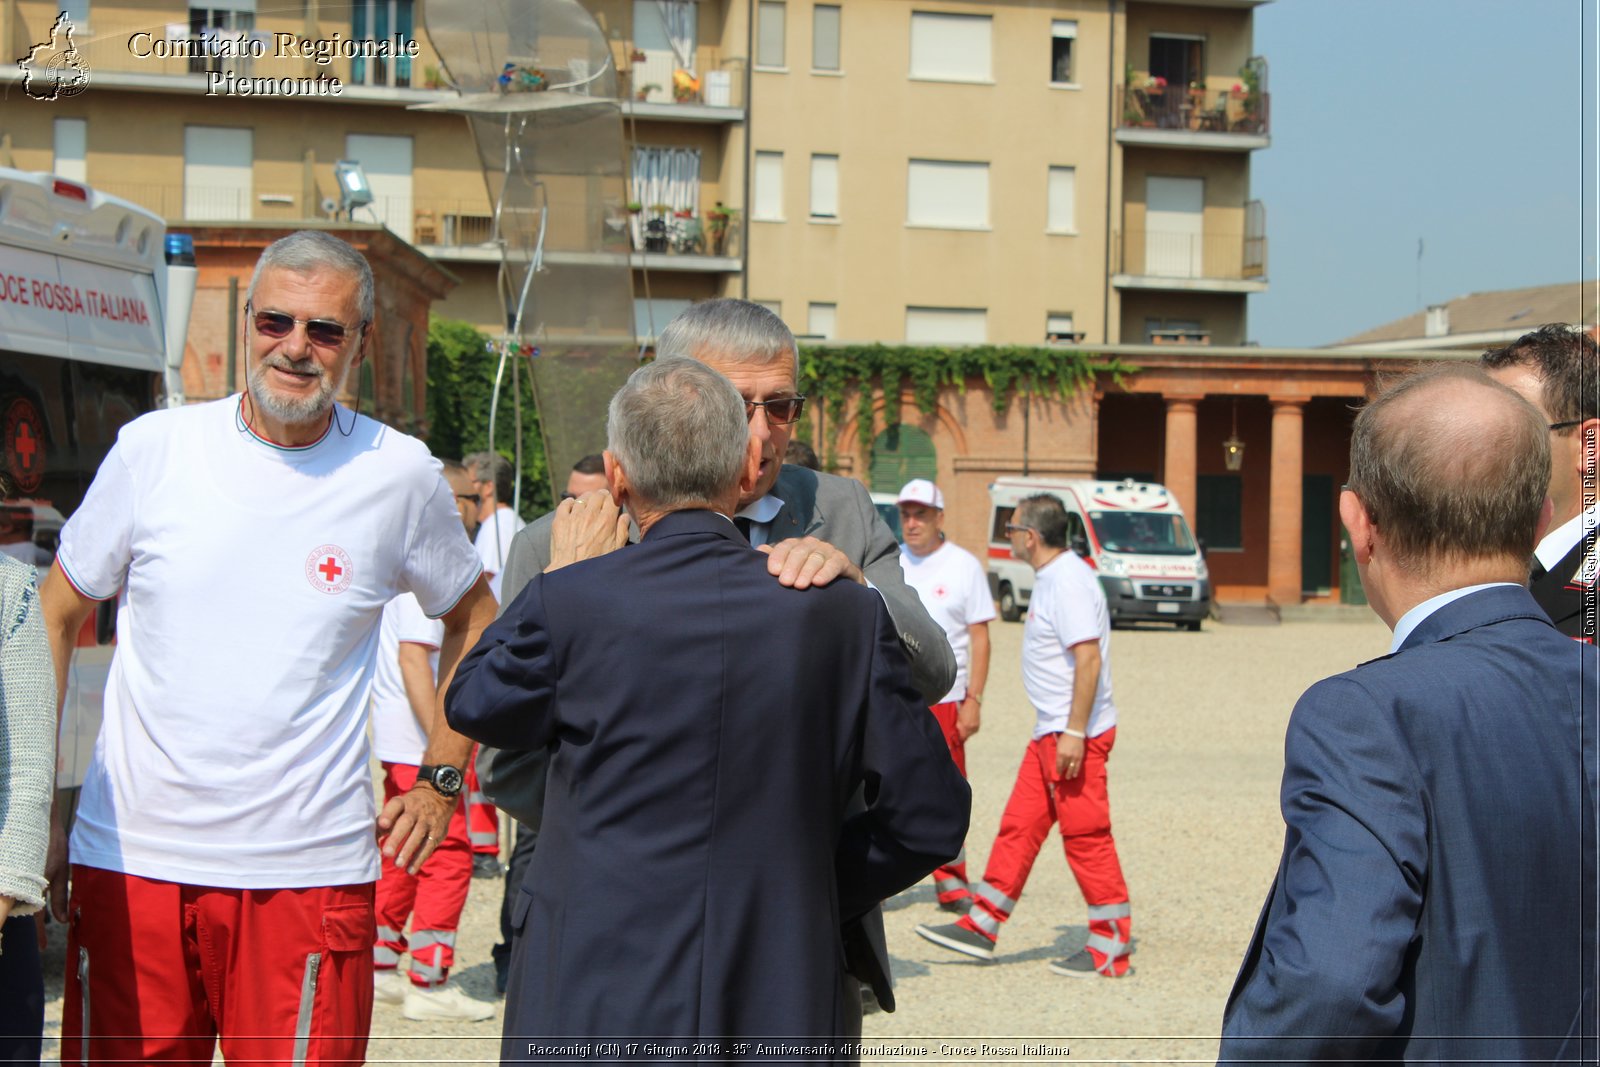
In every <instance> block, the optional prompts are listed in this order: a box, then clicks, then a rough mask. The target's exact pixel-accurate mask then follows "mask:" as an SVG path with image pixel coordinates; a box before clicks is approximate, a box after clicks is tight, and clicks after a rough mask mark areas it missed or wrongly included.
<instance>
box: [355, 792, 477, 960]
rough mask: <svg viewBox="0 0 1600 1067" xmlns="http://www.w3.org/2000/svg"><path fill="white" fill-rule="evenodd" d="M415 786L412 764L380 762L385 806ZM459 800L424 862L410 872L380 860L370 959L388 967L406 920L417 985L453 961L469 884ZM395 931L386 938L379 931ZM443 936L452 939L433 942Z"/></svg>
mask: <svg viewBox="0 0 1600 1067" xmlns="http://www.w3.org/2000/svg"><path fill="white" fill-rule="evenodd" d="M416 784H417V768H416V765H415V764H407V763H387V762H386V763H384V765H383V801H384V803H385V804H387V803H388V802H389V801H391V800H393V799H394V798H395V797H397V796H399V795H400V794H402V793H404V792H405V791H406V790H408V789H410V788H411V787H412V786H414V785H416ZM463 808H464V805H463V804H462V803H461V799H460V798H459V797H458V798H457V799H456V806H455V810H454V811H452V812H451V813H450V826H449V828H448V829H447V830H446V831H445V836H444V840H443V841H441V842H439V847H438V848H436V849H434V850H433V855H431V856H429V857H428V862H426V863H424V864H423V865H422V869H421V870H419V871H418V872H417V873H416V874H415V875H411V874H407V873H406V871H405V868H404V867H401V866H399V865H398V864H396V863H395V862H394V861H393V860H389V859H385V860H384V861H383V874H382V875H381V876H380V877H379V879H378V893H377V912H378V927H379V929H378V935H377V941H376V945H377V948H376V949H375V950H374V953H373V962H374V963H375V964H376V965H377V966H378V967H380V968H385V967H393V966H395V965H396V964H397V963H398V962H399V957H400V955H401V954H402V953H404V952H405V951H406V948H407V940H406V936H405V932H404V931H405V928H406V920H407V919H408V918H409V919H411V920H412V921H411V940H410V947H411V977H412V980H413V981H416V980H417V979H419V978H420V979H421V980H422V981H421V984H424V985H438V984H440V983H442V982H443V981H444V980H445V978H446V977H447V976H448V975H449V973H450V966H451V964H453V963H455V944H454V941H453V938H454V935H455V932H456V929H457V928H458V927H459V926H460V925H461V909H462V908H463V907H464V906H465V905H466V903H467V890H468V889H469V888H470V887H471V885H472V845H471V843H470V842H468V840H467V816H466V813H465V811H464V810H463ZM385 928H387V929H389V930H392V931H393V932H394V935H395V936H393V937H385V936H384V929H385ZM438 934H448V935H450V938H451V939H452V940H443V941H441V940H434V938H435V936H436V935H438Z"/></svg>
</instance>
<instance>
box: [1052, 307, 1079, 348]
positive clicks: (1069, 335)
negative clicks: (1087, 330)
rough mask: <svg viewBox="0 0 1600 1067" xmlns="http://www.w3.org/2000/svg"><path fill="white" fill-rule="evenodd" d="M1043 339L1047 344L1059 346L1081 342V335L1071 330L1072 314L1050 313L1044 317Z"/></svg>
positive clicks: (1062, 312) (1065, 312)
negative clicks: (1065, 343)
mask: <svg viewBox="0 0 1600 1067" xmlns="http://www.w3.org/2000/svg"><path fill="white" fill-rule="evenodd" d="M1044 339H1045V342H1046V343H1047V344H1060V343H1062V342H1073V341H1081V340H1083V334H1081V333H1079V332H1078V331H1077V330H1075V329H1073V328H1072V312H1070V311H1052V312H1050V314H1048V315H1046V316H1045V317H1044Z"/></svg>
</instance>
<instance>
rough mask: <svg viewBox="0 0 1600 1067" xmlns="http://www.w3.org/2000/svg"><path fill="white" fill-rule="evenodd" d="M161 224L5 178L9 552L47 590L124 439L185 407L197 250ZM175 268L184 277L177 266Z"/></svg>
mask: <svg viewBox="0 0 1600 1067" xmlns="http://www.w3.org/2000/svg"><path fill="white" fill-rule="evenodd" d="M173 236H175V237H178V240H177V241H175V242H174V243H173V245H172V247H170V248H169V242H168V234H167V231H166V225H165V223H163V222H162V220H161V217H160V216H158V215H155V214H152V213H151V212H149V211H146V210H145V209H144V208H141V207H138V206H136V205H134V204H130V203H128V202H126V201H124V200H119V199H117V198H115V197H111V196H106V195H103V194H101V193H98V192H96V191H95V190H93V189H90V188H89V187H87V186H85V185H83V184H82V183H79V182H72V181H67V180H65V179H62V178H58V177H56V176H54V175H50V174H34V173H28V172H25V171H18V170H11V169H7V168H0V465H3V466H4V467H5V469H6V471H7V473H8V474H10V476H11V480H12V481H14V482H15V483H16V484H17V486H18V491H19V496H18V497H17V498H13V499H11V500H7V501H4V502H3V503H0V552H5V553H6V554H8V555H11V556H14V557H16V558H18V559H23V560H25V561H27V562H29V563H32V564H33V565H34V566H35V567H36V568H38V572H39V577H40V579H41V581H42V580H43V578H44V574H45V572H46V571H47V570H48V569H49V567H50V565H51V564H52V563H53V562H54V561H55V553H56V545H57V541H58V539H59V537H60V533H61V526H62V524H63V523H64V522H65V521H66V519H67V518H68V517H70V516H71V515H72V512H73V510H74V509H75V508H76V507H77V506H78V505H79V503H81V502H82V500H83V495H84V493H85V492H86V491H87V490H88V488H89V483H90V482H91V481H92V480H93V479H94V475H95V471H97V470H98V469H99V467H100V461H101V460H103V459H104V458H105V456H106V453H107V452H108V451H109V450H110V448H111V446H112V444H113V443H115V441H116V439H117V431H118V430H119V429H121V427H122V425H123V424H124V423H126V422H128V421H130V420H132V419H135V418H137V417H138V416H140V415H142V414H144V413H145V412H147V411H150V410H152V409H154V408H156V407H158V406H162V405H171V406H176V405H178V404H181V403H182V402H183V395H182V377H181V375H180V373H179V372H180V369H181V364H182V360H183V346H184V340H185V337H186V335H187V333H188V327H189V309H190V307H191V306H192V303H193V299H194V289H195V273H196V272H195V270H194V267H193V265H192V264H193V262H194V254H193V244H192V243H186V242H188V238H187V237H182V236H180V235H173ZM169 258H170V259H171V260H172V265H169ZM115 634H116V602H115V601H112V602H108V603H106V604H103V605H101V607H100V609H99V610H98V611H97V612H96V613H95V614H94V615H92V616H91V617H90V620H89V622H88V623H87V624H85V626H84V629H83V632H82V633H81V634H79V636H78V648H77V651H76V652H75V653H74V654H73V659H72V667H71V673H70V675H69V686H68V691H67V702H66V706H65V709H64V714H63V718H62V726H61V737H60V744H59V745H58V747H57V759H56V763H57V773H58V777H57V781H58V783H59V784H60V785H61V786H62V787H63V788H70V787H74V786H77V785H79V784H81V783H82V781H83V772H84V769H85V767H86V766H87V765H88V762H89V756H90V754H91V752H92V750H93V748H94V742H95V737H96V735H97V734H98V733H99V731H100V703H101V698H102V696H103V695H104V692H105V682H106V677H107V673H108V671H109V669H110V665H111V652H112V647H111V646H112V642H113V640H114V638H115Z"/></svg>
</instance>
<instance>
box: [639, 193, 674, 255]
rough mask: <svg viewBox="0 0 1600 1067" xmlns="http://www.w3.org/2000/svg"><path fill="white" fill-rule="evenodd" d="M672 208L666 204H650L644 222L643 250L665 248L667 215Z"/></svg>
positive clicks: (662, 250)
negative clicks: (648, 213)
mask: <svg viewBox="0 0 1600 1067" xmlns="http://www.w3.org/2000/svg"><path fill="white" fill-rule="evenodd" d="M671 211H672V209H671V208H670V207H668V206H667V205H666V204H652V205H651V206H650V217H649V218H648V219H646V220H645V223H644V250H645V251H646V252H665V251H666V250H667V215H668V214H670V213H671Z"/></svg>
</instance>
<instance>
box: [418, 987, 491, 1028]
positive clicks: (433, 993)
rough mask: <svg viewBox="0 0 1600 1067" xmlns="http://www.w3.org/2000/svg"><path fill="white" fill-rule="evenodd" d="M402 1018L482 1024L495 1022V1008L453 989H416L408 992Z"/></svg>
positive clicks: (420, 1020)
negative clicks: (487, 1021)
mask: <svg viewBox="0 0 1600 1067" xmlns="http://www.w3.org/2000/svg"><path fill="white" fill-rule="evenodd" d="M400 1014H401V1015H404V1016H405V1017H406V1018H407V1019H411V1020H413V1021H416V1022H423V1021H426V1020H429V1019H457V1020H460V1021H463V1022H469V1023H480V1022H483V1021H484V1020H485V1019H493V1018H494V1005H493V1004H485V1003H484V1002H483V1001H481V1000H473V999H472V998H471V997H469V996H467V995H466V994H465V993H463V992H461V990H459V989H457V988H456V987H455V986H453V985H447V986H435V987H434V988H432V989H424V988H422V987H421V986H417V985H414V986H412V987H411V988H410V989H408V990H407V991H406V1001H405V1006H404V1007H403V1008H401V1009H400Z"/></svg>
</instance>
